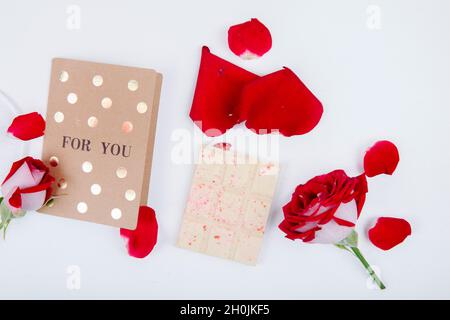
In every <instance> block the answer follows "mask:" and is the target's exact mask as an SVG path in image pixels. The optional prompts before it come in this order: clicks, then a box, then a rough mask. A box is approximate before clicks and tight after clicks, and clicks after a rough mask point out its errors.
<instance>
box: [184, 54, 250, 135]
mask: <svg viewBox="0 0 450 320" xmlns="http://www.w3.org/2000/svg"><path fill="white" fill-rule="evenodd" d="M256 78H258V76H257V75H255V74H253V73H251V72H249V71H247V70H245V69H242V68H240V67H238V66H236V65H234V64H232V63H231V62H228V61H226V60H224V59H222V58H219V57H218V56H216V55H214V54H212V53H211V52H210V51H209V49H208V47H203V49H202V58H201V62H200V69H199V72H198V78H197V86H196V88H195V92H194V99H193V102H192V108H191V112H190V114H189V116H190V117H191V119H192V120H193V121H194V123H195V124H196V125H197V126H198V127H199V128H200V129H201V130H202V131H203V132H204V133H205V134H206V135H208V136H210V137H214V136H219V135H221V134H223V133H225V131H227V130H228V129H230V128H232V127H233V126H234V125H235V124H236V123H237V115H236V114H235V112H234V110H235V108H236V106H237V104H238V102H239V97H240V94H241V90H242V88H243V86H244V85H245V84H247V83H249V82H250V81H252V80H254V79H256Z"/></svg>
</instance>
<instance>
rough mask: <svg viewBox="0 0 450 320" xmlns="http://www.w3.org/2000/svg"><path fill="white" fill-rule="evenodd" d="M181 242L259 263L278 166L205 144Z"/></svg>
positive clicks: (215, 253) (181, 233)
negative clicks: (258, 258)
mask: <svg viewBox="0 0 450 320" xmlns="http://www.w3.org/2000/svg"><path fill="white" fill-rule="evenodd" d="M200 159H201V162H200V163H199V164H198V165H197V167H196V169H195V173H194V177H193V181H192V186H191V191H190V195H189V199H188V202H187V206H186V211H185V214H184V218H183V222H182V226H181V230H180V234H179V239H178V246H179V247H182V248H186V249H190V250H193V251H197V252H201V253H205V254H208V255H212V256H218V257H222V258H226V259H230V260H235V261H238V262H242V263H245V264H251V265H255V264H256V262H257V257H258V254H259V251H260V247H261V243H262V237H263V234H264V229H265V227H266V222H267V217H268V215H269V211H270V206H271V202H272V197H273V194H274V191H275V186H276V181H277V177H278V170H279V168H278V165H277V164H274V163H260V162H258V161H256V159H248V158H246V157H245V156H244V155H241V154H239V153H237V152H235V151H233V150H224V149H222V148H219V147H214V146H205V147H204V148H203V150H202V152H201V158H200Z"/></svg>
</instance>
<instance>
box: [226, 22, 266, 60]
mask: <svg viewBox="0 0 450 320" xmlns="http://www.w3.org/2000/svg"><path fill="white" fill-rule="evenodd" d="M228 46H229V47H230V50H231V51H233V53H234V54H236V55H238V56H240V57H241V58H243V59H253V58H259V57H261V56H262V55H264V54H265V53H266V52H267V51H269V50H270V48H272V36H271V35H270V31H269V29H267V27H266V26H265V25H264V24H262V23H261V22H260V21H259V20H258V19H256V18H253V19H251V20H250V21H247V22H244V23H241V24H237V25H234V26H232V27H230V29H228Z"/></svg>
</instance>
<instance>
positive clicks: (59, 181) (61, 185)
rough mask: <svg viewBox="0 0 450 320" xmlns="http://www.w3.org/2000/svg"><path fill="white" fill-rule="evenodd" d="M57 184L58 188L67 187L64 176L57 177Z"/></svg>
mask: <svg viewBox="0 0 450 320" xmlns="http://www.w3.org/2000/svg"><path fill="white" fill-rule="evenodd" d="M57 186H58V188H60V189H66V188H67V182H66V179H64V178H61V179H59V180H58V183H57Z"/></svg>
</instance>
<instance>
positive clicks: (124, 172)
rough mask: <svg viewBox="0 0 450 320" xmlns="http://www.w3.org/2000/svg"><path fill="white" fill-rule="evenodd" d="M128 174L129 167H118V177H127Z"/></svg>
mask: <svg viewBox="0 0 450 320" xmlns="http://www.w3.org/2000/svg"><path fill="white" fill-rule="evenodd" d="M127 174H128V172H127V169H126V168H124V167H119V168H117V170H116V175H117V177H118V178H120V179H123V178H125V177H126V176H127Z"/></svg>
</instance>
